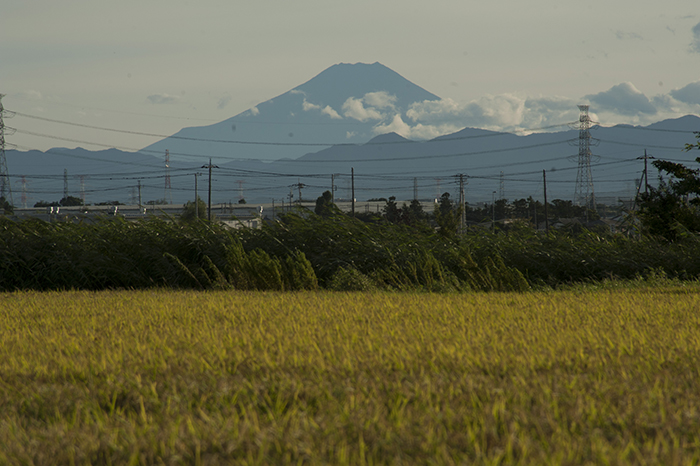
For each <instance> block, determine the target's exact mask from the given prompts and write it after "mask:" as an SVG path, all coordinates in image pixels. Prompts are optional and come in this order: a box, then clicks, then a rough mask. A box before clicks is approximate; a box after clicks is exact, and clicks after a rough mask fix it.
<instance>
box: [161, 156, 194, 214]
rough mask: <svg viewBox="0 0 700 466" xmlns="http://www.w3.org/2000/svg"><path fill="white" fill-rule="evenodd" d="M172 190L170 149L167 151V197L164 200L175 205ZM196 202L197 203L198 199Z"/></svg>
mask: <svg viewBox="0 0 700 466" xmlns="http://www.w3.org/2000/svg"><path fill="white" fill-rule="evenodd" d="M171 188H172V186H171V185H170V151H169V150H168V149H165V197H164V198H163V200H164V201H165V202H166V203H168V204H172V203H173V195H172V193H171V192H170V190H171ZM168 201H170V202H168ZM194 201H195V202H197V200H196V199H195V200H194Z"/></svg>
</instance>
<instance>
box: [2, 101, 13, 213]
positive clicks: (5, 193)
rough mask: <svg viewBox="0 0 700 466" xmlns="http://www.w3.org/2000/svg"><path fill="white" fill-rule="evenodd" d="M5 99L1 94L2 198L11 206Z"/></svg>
mask: <svg viewBox="0 0 700 466" xmlns="http://www.w3.org/2000/svg"><path fill="white" fill-rule="evenodd" d="M3 97H5V94H0V197H2V198H4V199H5V201H7V202H9V203H10V205H13V204H14V202H13V201H12V186H11V185H10V174H9V173H8V172H7V159H6V158H5V123H4V121H3V113H4V112H5V108H4V107H3V106H2V98H3Z"/></svg>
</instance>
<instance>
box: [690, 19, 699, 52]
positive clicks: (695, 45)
mask: <svg viewBox="0 0 700 466" xmlns="http://www.w3.org/2000/svg"><path fill="white" fill-rule="evenodd" d="M690 51H691V52H694V53H700V23H698V24H696V25H695V26H693V41H692V42H691V43H690Z"/></svg>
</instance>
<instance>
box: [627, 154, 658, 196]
mask: <svg viewBox="0 0 700 466" xmlns="http://www.w3.org/2000/svg"><path fill="white" fill-rule="evenodd" d="M653 158H654V157H653V156H651V155H647V150H646V149H644V157H637V160H642V159H644V171H643V172H642V177H641V178H639V184H638V185H637V194H636V195H635V196H634V204H633V205H632V210H635V209H636V208H637V200H639V191H641V190H642V179H644V194H645V195H648V194H649V177H648V171H647V168H648V165H647V162H648V160H649V159H653Z"/></svg>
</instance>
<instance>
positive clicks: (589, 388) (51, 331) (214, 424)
mask: <svg viewBox="0 0 700 466" xmlns="http://www.w3.org/2000/svg"><path fill="white" fill-rule="evenodd" d="M698 463H700V288H698V286H697V285H688V286H686V287H682V286H673V287H671V286H669V287H665V288H661V287H655V288H637V289H607V290H598V291H585V290H583V289H579V290H573V291H559V292H541V293H536V292H533V293H490V294H484V293H475V294H419V293H356V294H353V293H330V292H328V293H326V292H299V293H276V292H269V293H268V292H223V291H222V292H185V291H177V292H173V291H160V290H155V291H107V292H47V293H35V292H31V293H6V294H0V464H27V465H29V464H37V465H39V464H76V465H81V464H148V465H152V464H203V465H204V464H341V465H342V464H435V465H442V464H570V465H581V464H615V465H616V464H665V465H681V464H698Z"/></svg>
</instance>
